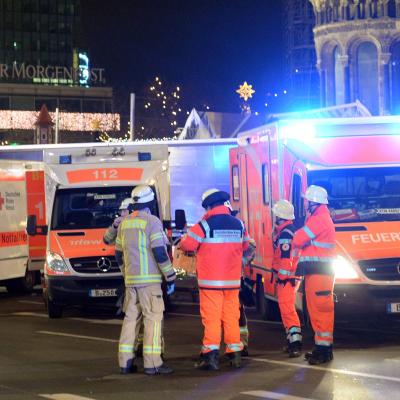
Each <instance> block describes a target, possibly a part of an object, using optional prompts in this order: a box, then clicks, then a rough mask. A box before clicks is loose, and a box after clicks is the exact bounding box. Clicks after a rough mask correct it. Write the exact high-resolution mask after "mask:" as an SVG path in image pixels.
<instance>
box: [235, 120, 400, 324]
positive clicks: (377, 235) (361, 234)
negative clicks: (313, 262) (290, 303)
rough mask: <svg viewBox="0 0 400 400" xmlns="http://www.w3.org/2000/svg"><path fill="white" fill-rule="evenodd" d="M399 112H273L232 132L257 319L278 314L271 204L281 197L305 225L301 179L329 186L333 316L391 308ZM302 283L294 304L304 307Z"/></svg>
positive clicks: (399, 256)
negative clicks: (279, 116)
mask: <svg viewBox="0 0 400 400" xmlns="http://www.w3.org/2000/svg"><path fill="white" fill-rule="evenodd" d="M399 123H400V118H398V117H373V118H342V119H313V120H282V121H276V122H272V123H270V124H267V125H265V126H262V127H260V128H258V129H254V130H251V131H248V132H244V133H242V134H240V135H239V137H238V147H237V148H235V149H231V150H230V166H231V199H232V205H233V207H234V208H235V209H237V210H239V214H238V217H239V218H241V219H242V220H243V221H244V222H245V223H246V226H247V227H248V228H249V232H250V235H251V237H252V238H253V239H255V241H256V242H257V253H256V256H255V258H254V260H253V262H252V263H251V265H250V266H248V267H246V268H245V275H246V276H248V277H251V278H252V279H254V280H255V281H256V282H257V283H256V288H255V292H256V298H257V305H258V306H259V307H260V309H261V311H262V314H263V317H264V318H265V319H275V318H277V317H278V315H279V308H278V307H277V303H276V301H277V296H276V286H275V283H274V282H273V279H272V277H271V274H272V271H271V268H272V257H273V237H272V236H270V233H271V230H272V227H273V215H272V212H271V210H272V206H273V204H274V203H275V202H276V201H278V200H280V199H285V200H289V201H290V202H292V204H293V205H294V209H295V216H296V219H295V221H294V223H295V226H296V228H297V229H299V228H300V227H301V226H303V225H304V222H305V219H306V210H305V205H304V198H303V195H304V193H305V191H306V190H307V188H308V187H309V186H310V185H318V186H322V187H324V188H325V189H326V190H327V192H328V201H329V204H328V208H329V210H330V213H331V217H332V220H333V222H334V224H335V230H336V247H335V252H336V253H337V254H338V259H337V261H335V269H336V283H335V289H334V292H335V294H336V297H337V303H336V304H335V311H336V313H337V314H339V315H350V314H364V313H386V312H387V313H398V312H400V246H399V245H400V157H399V154H400V124H399ZM303 293H304V287H302V288H301V289H300V291H299V293H298V298H297V300H296V308H297V309H298V310H299V311H300V312H303V314H305V311H306V304H305V296H303Z"/></svg>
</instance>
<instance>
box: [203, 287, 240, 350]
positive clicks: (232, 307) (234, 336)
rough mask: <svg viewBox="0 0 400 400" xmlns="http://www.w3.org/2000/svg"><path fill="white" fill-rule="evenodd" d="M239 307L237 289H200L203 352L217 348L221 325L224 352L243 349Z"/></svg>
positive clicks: (219, 341)
mask: <svg viewBox="0 0 400 400" xmlns="http://www.w3.org/2000/svg"><path fill="white" fill-rule="evenodd" d="M239 307H240V304H239V289H235V290H206V289H200V313H201V317H202V321H203V325H204V338H203V347H202V349H201V351H202V352H203V353H208V352H210V351H213V350H219V347H220V343H221V327H222V330H223V332H224V340H225V343H226V353H234V352H236V351H241V350H243V343H242V342H241V341H240V329H239V316H240V311H239Z"/></svg>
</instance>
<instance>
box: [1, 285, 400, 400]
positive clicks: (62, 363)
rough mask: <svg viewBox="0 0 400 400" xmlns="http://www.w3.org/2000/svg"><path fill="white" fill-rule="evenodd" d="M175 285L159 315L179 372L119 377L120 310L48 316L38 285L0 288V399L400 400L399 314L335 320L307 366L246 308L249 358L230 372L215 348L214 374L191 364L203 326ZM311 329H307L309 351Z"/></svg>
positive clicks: (277, 331) (275, 328)
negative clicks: (25, 289) (320, 359)
mask: <svg viewBox="0 0 400 400" xmlns="http://www.w3.org/2000/svg"><path fill="white" fill-rule="evenodd" d="M192 301H193V300H192V298H191V296H189V295H188V294H186V293H176V294H175V295H174V296H173V298H172V305H171V310H170V312H169V313H168V314H166V316H165V340H166V354H165V357H166V360H167V364H168V365H171V366H172V367H173V368H174V369H175V372H174V374H171V375H167V376H155V377H148V376H145V375H144V373H143V363H142V360H141V359H139V360H138V362H137V364H138V366H139V372H138V373H136V374H130V375H127V376H122V375H120V374H119V368H118V363H117V351H118V338H119V333H120V329H121V324H122V318H119V317H116V316H115V309H107V308H103V307H99V308H80V307H75V308H73V309H70V310H67V311H66V312H65V314H64V317H63V318H62V319H60V320H51V319H49V318H48V317H47V314H46V310H45V307H44V305H43V302H42V299H41V291H40V289H39V288H38V289H37V290H36V291H35V293H33V295H30V296H11V295H9V294H8V293H7V292H6V291H5V289H2V288H0V400H3V399H18V400H25V399H44V398H49V399H56V400H74V399H77V400H79V399H81V400H83V399H94V400H103V399H118V400H123V399H141V400H147V399H158V400H169V399H180V400H184V399H189V400H197V399H199V400H200V399H201V400H205V399H211V400H213V399H240V400H251V399H257V398H258V399H280V400H302V399H313V400H333V399H335V400H337V399H346V400H368V399H379V400H385V399H391V400H392V399H393V400H398V399H400V335H399V333H400V316H399V317H396V316H394V317H392V318H388V317H386V316H380V317H374V318H369V319H366V320H364V321H362V320H361V321H358V320H353V321H350V322H349V321H347V322H346V321H340V322H338V323H337V324H336V327H335V351H334V355H335V359H334V360H333V361H332V362H331V363H329V364H324V365H322V366H320V367H311V366H309V365H308V364H307V363H306V362H305V361H304V359H303V357H301V358H298V359H289V358H287V355H286V354H285V353H283V352H282V347H283V346H284V344H285V334H284V330H283V327H282V324H280V323H268V322H265V321H262V320H261V319H260V317H259V315H258V313H257V311H256V310H254V309H249V310H248V318H249V320H250V321H249V330H250V357H249V358H247V359H244V361H243V368H242V369H240V370H235V371H232V370H230V369H229V368H228V367H227V358H226V357H225V356H223V355H220V365H221V369H220V371H219V372H217V373H215V372H208V371H197V370H195V369H194V368H193V366H194V363H195V362H196V361H197V360H198V353H199V350H200V347H201V339H202V333H203V328H202V324H201V319H200V317H199V306H198V304H196V303H192ZM312 336H313V332H312V330H311V329H310V328H305V329H304V345H305V349H306V350H312V348H313V339H312Z"/></svg>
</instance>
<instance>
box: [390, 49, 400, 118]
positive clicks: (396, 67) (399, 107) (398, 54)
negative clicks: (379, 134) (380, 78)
mask: <svg viewBox="0 0 400 400" xmlns="http://www.w3.org/2000/svg"><path fill="white" fill-rule="evenodd" d="M391 53H392V63H391V64H392V65H391V67H392V114H394V115H400V42H397V43H395V44H394V46H393V47H392V51H391Z"/></svg>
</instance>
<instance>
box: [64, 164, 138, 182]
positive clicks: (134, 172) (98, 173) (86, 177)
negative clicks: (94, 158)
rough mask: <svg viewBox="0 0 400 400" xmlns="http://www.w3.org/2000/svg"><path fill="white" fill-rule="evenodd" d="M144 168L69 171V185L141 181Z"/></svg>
mask: <svg viewBox="0 0 400 400" xmlns="http://www.w3.org/2000/svg"><path fill="white" fill-rule="evenodd" d="M142 175H143V168H93V169H81V170H77V171H68V172H67V178H68V182H69V183H81V182H96V181H140V180H141V179H142Z"/></svg>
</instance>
